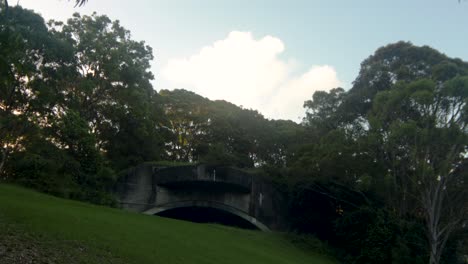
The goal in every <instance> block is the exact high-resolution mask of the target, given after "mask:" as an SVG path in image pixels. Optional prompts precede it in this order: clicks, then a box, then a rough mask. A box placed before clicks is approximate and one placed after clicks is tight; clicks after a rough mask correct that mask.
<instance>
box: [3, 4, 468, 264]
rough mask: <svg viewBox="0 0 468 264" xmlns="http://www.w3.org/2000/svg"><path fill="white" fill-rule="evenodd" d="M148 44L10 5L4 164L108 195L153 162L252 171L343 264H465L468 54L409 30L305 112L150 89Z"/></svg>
mask: <svg viewBox="0 0 468 264" xmlns="http://www.w3.org/2000/svg"><path fill="white" fill-rule="evenodd" d="M152 59H153V55H152V50H151V48H150V47H149V46H147V45H145V43H144V42H138V41H135V40H132V38H131V35H130V32H129V31H128V30H126V29H124V28H123V27H122V26H121V25H120V24H119V22H118V21H111V20H110V19H109V18H107V17H106V16H98V15H96V14H93V15H92V16H80V15H78V14H75V15H74V16H73V17H72V18H71V19H69V20H68V21H67V22H66V23H62V22H56V21H50V22H48V23H47V24H45V22H44V20H43V18H42V17H40V16H39V15H37V14H35V13H33V12H31V11H29V10H25V9H22V8H21V7H19V6H15V7H10V8H9V9H8V13H4V14H2V16H0V150H1V157H0V158H1V160H0V177H1V178H2V179H3V180H7V181H14V182H18V183H21V184H24V185H28V186H31V187H34V188H37V189H40V190H42V191H46V192H49V193H53V194H56V195H60V196H64V197H69V198H74V199H80V200H87V201H91V202H94V203H99V204H107V205H113V204H114V203H115V200H114V198H113V197H112V195H111V190H112V188H113V186H114V183H115V181H116V180H117V175H119V174H120V172H121V171H124V170H126V169H127V168H129V167H132V166H135V165H137V164H140V163H142V162H148V161H170V162H205V163H209V164H216V165H225V166H236V167H240V168H246V169H254V168H255V169H256V170H257V171H260V173H264V174H266V175H269V176H270V177H271V178H272V179H273V180H274V181H275V182H276V183H277V186H278V188H279V189H280V190H281V191H283V192H284V193H285V195H286V197H288V199H289V203H290V204H289V205H290V206H289V208H290V215H289V217H290V220H291V229H292V230H294V231H297V232H299V233H308V234H314V235H316V236H318V237H319V238H321V239H322V240H325V241H328V243H329V244H330V245H331V246H332V247H333V248H336V249H337V252H336V253H337V254H338V255H339V257H340V258H341V259H343V261H345V262H346V263H377V262H380V263H427V262H429V263H463V262H462V259H461V257H462V253H463V252H466V250H467V248H466V247H467V246H466V244H467V228H466V225H467V211H468V194H467V190H468V188H467V187H468V186H467V184H468V181H467V180H468V179H467V178H468V173H467V172H468V170H467V168H468V163H467V151H468V148H467V146H468V128H467V123H468V63H466V62H464V61H461V60H459V59H452V58H449V57H447V56H446V55H444V54H441V53H440V52H438V51H436V50H434V49H431V48H429V47H417V46H414V45H412V44H411V43H407V42H399V43H395V44H391V45H388V46H385V47H382V48H380V49H378V50H377V51H376V52H375V54H373V55H372V56H370V57H369V58H368V59H366V60H365V61H364V62H363V63H362V64H361V70H360V72H359V75H358V76H357V78H356V80H355V81H354V83H353V86H352V88H351V89H350V90H349V91H345V90H343V89H341V88H336V89H333V90H331V91H330V92H316V93H315V94H314V95H313V96H312V98H311V99H310V100H307V99H309V98H304V100H307V101H305V103H304V107H305V111H306V117H305V118H304V120H303V123H302V124H296V123H294V122H292V121H283V120H267V119H265V118H264V117H263V116H262V115H261V114H260V113H258V112H257V111H254V110H248V109H242V108H240V107H237V106H235V105H233V104H231V103H229V102H225V101H210V100H208V99H206V98H203V97H201V96H199V95H197V94H195V93H192V92H189V91H185V90H174V91H168V90H162V91H159V92H157V91H155V90H154V89H153V87H152V85H151V80H152V79H153V78H154V76H153V74H152V73H151V72H150V70H149V69H150V61H151V60H152Z"/></svg>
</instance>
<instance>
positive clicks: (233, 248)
mask: <svg viewBox="0 0 468 264" xmlns="http://www.w3.org/2000/svg"><path fill="white" fill-rule="evenodd" d="M0 226H1V228H0V263H139V264H140V263H141V264H143V263H166V264H172V263H195V264H196V263H256V264H260V263H269V264H270V263H315V264H331V263H334V262H333V261H331V260H328V259H327V258H326V257H322V256H320V255H318V254H317V255H315V254H311V253H310V252H307V251H305V250H302V249H300V248H298V247H297V246H295V245H293V244H292V243H291V242H289V241H288V240H286V239H285V238H284V236H282V235H281V234H275V233H263V232H259V231H247V230H241V229H235V228H230V227H224V226H219V225H211V224H194V223H190V222H184V221H178V220H172V219H166V218H161V217H153V216H146V215H140V214H135V213H129V212H124V211H121V210H118V209H111V208H106V207H100V206H95V205H90V204H86V203H81V202H76V201H71V200H65V199H60V198H56V197H52V196H48V195H45V194H41V193H38V192H35V191H31V190H28V189H24V188H20V187H16V186H11V185H0Z"/></svg>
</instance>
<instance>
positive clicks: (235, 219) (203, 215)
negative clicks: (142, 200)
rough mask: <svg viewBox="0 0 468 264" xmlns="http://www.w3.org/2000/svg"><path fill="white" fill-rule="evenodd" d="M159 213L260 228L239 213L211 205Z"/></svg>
mask: <svg viewBox="0 0 468 264" xmlns="http://www.w3.org/2000/svg"><path fill="white" fill-rule="evenodd" d="M157 215H158V216H161V217H167V218H172V219H178V220H184V221H190V222H195V223H214V224H221V225H226V226H233V227H238V228H244V229H251V230H259V229H258V228H257V227H256V226H255V225H253V224H252V223H250V222H249V221H247V220H245V219H243V218H241V217H239V216H237V215H234V214H232V213H229V212H226V211H223V210H220V209H216V208H210V207H198V206H189V207H179V208H174V209H169V210H166V211H163V212H160V213H158V214H157Z"/></svg>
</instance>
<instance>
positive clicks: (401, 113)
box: [371, 76, 468, 264]
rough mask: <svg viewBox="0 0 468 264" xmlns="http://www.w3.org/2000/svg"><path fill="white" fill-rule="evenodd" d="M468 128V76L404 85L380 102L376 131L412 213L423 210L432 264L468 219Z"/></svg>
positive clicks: (374, 117)
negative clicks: (466, 169) (467, 169)
mask: <svg viewBox="0 0 468 264" xmlns="http://www.w3.org/2000/svg"><path fill="white" fill-rule="evenodd" d="M467 125H468V76H456V77H454V78H452V79H449V80H447V81H443V82H442V81H437V80H431V79H420V80H416V81H413V82H399V83H397V84H396V85H395V86H394V87H393V88H392V89H391V90H388V91H384V92H380V93H378V94H377V96H376V98H375V100H374V105H373V111H372V115H371V131H372V133H373V134H374V135H377V137H378V138H380V143H379V145H380V146H381V147H382V148H380V149H381V150H382V153H384V154H385V155H386V156H385V157H384V159H385V160H386V161H387V164H388V172H389V177H390V178H391V179H392V181H393V182H394V186H395V187H396V188H397V192H398V193H399V194H400V195H402V196H401V198H402V199H403V200H404V201H405V202H406V203H405V204H406V205H408V203H409V204H410V208H408V209H409V210H414V211H413V213H414V212H415V211H416V210H417V208H420V209H422V212H423V214H424V219H425V223H426V229H427V233H428V240H429V245H430V259H429V263H430V264H437V263H439V262H440V259H441V256H442V253H443V251H444V247H445V245H446V243H447V241H448V239H449V238H450V236H451V234H452V233H453V232H454V231H455V230H457V228H460V227H461V225H462V224H463V221H464V220H465V219H466V217H467V215H468V214H467V213H468V212H467V207H466V205H467V204H468V193H467V190H468V185H467V183H468V181H467V180H468V179H467V178H466V177H467V174H466V173H464V172H461V171H460V169H459V168H460V166H461V165H462V164H463V163H465V162H466V151H467V150H468V130H467ZM411 204H413V205H411ZM406 210H407V209H405V211H406Z"/></svg>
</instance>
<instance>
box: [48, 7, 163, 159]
mask: <svg viewBox="0 0 468 264" xmlns="http://www.w3.org/2000/svg"><path fill="white" fill-rule="evenodd" d="M51 27H52V32H53V33H54V35H55V36H56V37H57V38H60V39H62V40H63V41H64V42H66V43H69V44H70V45H71V46H72V48H73V52H74V54H75V58H74V63H73V65H72V66H73V68H72V71H71V73H70V74H69V76H68V79H66V81H67V83H64V84H63V88H64V89H63V91H62V92H61V95H62V99H61V102H60V104H59V107H60V111H63V112H67V111H68V110H69V109H71V110H73V111H77V112H78V113H79V115H80V117H81V118H83V119H84V120H86V121H87V122H88V123H89V124H90V127H91V131H92V132H93V133H94V134H95V135H96V139H97V144H98V146H99V148H100V150H101V151H102V152H104V153H105V154H106V156H107V157H108V158H110V159H111V161H112V163H113V164H114V166H115V167H119V168H124V167H126V166H130V165H135V164H137V163H139V162H142V161H146V160H157V159H159V158H161V155H162V151H163V139H162V138H161V137H160V133H159V128H160V127H161V125H160V124H161V122H163V119H164V118H163V113H162V110H161V108H160V107H159V102H158V94H157V93H156V91H154V90H153V87H152V85H151V83H150V80H152V79H153V78H154V77H153V74H152V73H151V71H150V70H149V68H150V60H152V59H153V55H152V49H151V47H149V46H147V45H145V43H144V42H143V41H141V42H137V41H134V40H132V39H131V35H130V32H129V31H128V30H126V29H125V28H123V27H122V26H121V25H120V24H119V21H111V20H110V19H109V18H108V17H106V16H98V15H97V14H96V13H94V14H93V15H91V16H80V15H79V14H77V13H75V14H74V15H73V17H72V18H71V19H69V20H68V21H67V23H65V24H63V23H61V22H51Z"/></svg>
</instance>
